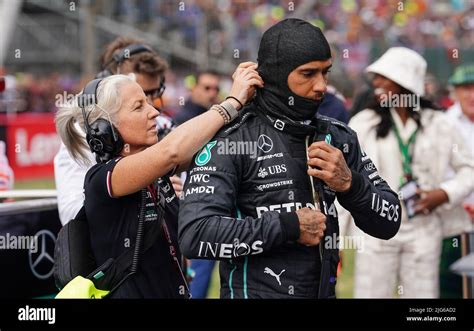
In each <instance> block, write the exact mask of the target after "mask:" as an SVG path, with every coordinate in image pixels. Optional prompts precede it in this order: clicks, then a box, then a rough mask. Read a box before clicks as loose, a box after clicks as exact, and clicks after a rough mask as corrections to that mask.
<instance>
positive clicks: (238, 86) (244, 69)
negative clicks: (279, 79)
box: [229, 62, 263, 105]
mask: <svg viewBox="0 0 474 331" xmlns="http://www.w3.org/2000/svg"><path fill="white" fill-rule="evenodd" d="M232 79H233V80H234V82H233V84H232V88H231V90H230V94H229V95H230V96H233V97H234V98H237V99H238V100H239V101H240V102H241V103H242V104H243V105H245V104H246V103H247V102H249V101H250V99H251V98H252V97H253V95H254V94H255V89H256V88H257V87H263V80H262V78H261V77H260V75H259V74H258V72H257V64H256V63H254V62H243V63H241V64H239V66H238V67H237V69H236V70H235V71H234V74H233V75H232ZM230 100H232V99H229V101H230Z"/></svg>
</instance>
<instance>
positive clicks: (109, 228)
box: [84, 158, 186, 298]
mask: <svg viewBox="0 0 474 331" xmlns="http://www.w3.org/2000/svg"><path fill="white" fill-rule="evenodd" d="M120 159H121V158H116V159H112V160H110V161H109V162H107V163H100V164H96V165H95V166H93V167H92V168H91V169H89V171H88V172H87V174H86V177H85V181H84V191H85V202H84V204H85V210H86V215H87V219H88V222H89V227H90V232H91V245H92V250H93V252H94V256H95V259H96V262H97V265H101V264H102V263H104V262H105V261H106V260H107V259H108V258H110V257H113V258H116V257H118V256H119V255H120V254H122V253H123V252H124V251H125V250H126V249H130V248H131V247H132V249H133V246H134V243H135V239H136V234H137V227H138V219H139V211H140V202H141V193H140V192H136V193H134V194H130V195H127V196H123V197H119V198H114V197H113V192H112V190H111V187H112V185H111V180H112V172H113V170H114V167H115V165H117V163H118V162H120ZM137 171H140V170H139V169H137ZM153 186H154V195H155V196H156V197H158V200H159V203H161V204H162V205H163V206H164V210H165V222H166V225H167V227H168V230H169V233H170V237H171V240H172V243H173V246H174V247H175V249H176V250H177V252H176V253H177V254H176V255H177V257H178V260H179V261H181V253H180V251H179V247H178V244H177V243H178V241H177V231H178V208H179V202H178V197H177V196H176V194H175V192H174V190H173V186H172V185H171V183H170V181H169V180H168V179H158V180H157V181H156V182H155V183H154V185H153ZM145 215H146V216H145V233H146V230H147V228H148V227H149V226H150V224H151V222H156V221H157V212H156V209H155V206H154V203H153V200H152V199H151V196H150V193H149V192H147V200H146V212H145ZM185 295H186V287H185V284H184V281H183V279H182V277H181V274H180V271H179V268H178V266H177V263H176V262H175V261H174V260H173V258H172V256H171V254H170V246H169V244H168V241H167V239H166V237H165V232H164V231H161V233H160V235H159V238H158V240H157V242H156V244H155V245H154V246H153V247H151V248H150V249H149V250H148V251H146V252H144V253H143V254H142V256H141V259H140V262H139V265H138V270H137V273H136V274H135V275H133V276H131V277H130V278H129V279H128V280H127V281H125V282H124V283H123V284H122V285H121V286H120V287H119V288H118V289H117V290H116V291H115V292H114V293H113V294H112V295H111V297H113V298H184V297H185Z"/></svg>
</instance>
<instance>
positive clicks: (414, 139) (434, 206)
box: [349, 47, 474, 298]
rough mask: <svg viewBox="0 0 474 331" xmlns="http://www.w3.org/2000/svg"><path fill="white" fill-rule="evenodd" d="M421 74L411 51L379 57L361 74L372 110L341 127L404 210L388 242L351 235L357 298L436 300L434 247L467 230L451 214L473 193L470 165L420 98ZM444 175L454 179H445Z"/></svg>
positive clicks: (459, 140)
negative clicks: (355, 245) (368, 79)
mask: <svg viewBox="0 0 474 331" xmlns="http://www.w3.org/2000/svg"><path fill="white" fill-rule="evenodd" d="M426 67H427V63H426V61H425V60H424V59H423V57H422V56H421V55H419V54H418V53H416V52H415V51H413V50H411V49H408V48H405V47H393V48H390V49H389V50H387V51H386V53H384V54H383V55H382V56H381V57H380V58H379V59H377V60H376V61H375V62H374V63H373V64H371V65H370V66H368V67H367V69H366V71H367V72H368V73H370V74H372V75H373V79H372V84H373V86H374V92H375V99H374V101H373V104H372V106H371V107H369V108H366V109H364V110H362V111H361V112H359V113H358V114H356V115H355V116H354V117H353V118H352V119H351V121H350V122H349V126H350V127H351V128H352V129H354V130H355V131H356V132H357V134H358V136H359V139H360V143H361V146H362V147H363V148H364V149H365V151H366V153H367V155H368V156H370V157H371V159H372V160H373V161H374V164H375V165H376V166H377V169H378V172H379V174H380V175H381V176H382V177H383V178H386V180H387V182H388V183H389V184H390V186H391V187H394V188H397V189H398V190H399V195H400V198H401V200H402V201H403V202H404V203H403V204H402V217H401V227H400V231H399V232H398V234H397V235H396V236H395V237H394V238H393V239H392V240H390V241H382V240H378V239H376V238H373V237H370V236H367V235H365V234H362V233H360V234H359V235H361V236H363V238H364V243H365V245H364V250H363V251H358V252H357V254H356V260H355V293H354V296H355V297H357V298H390V297H392V296H393V294H394V293H397V295H398V296H399V297H406V298H436V297H438V296H439V263H440V255H441V243H442V239H443V237H450V236H453V235H455V234H459V233H461V232H463V231H465V230H466V226H469V222H467V223H465V222H464V223H462V222H458V219H456V217H453V215H454V214H452V213H453V212H454V211H455V210H456V209H459V208H460V207H461V203H462V201H463V199H464V198H465V197H466V196H467V195H468V194H469V193H470V192H472V191H473V189H474V182H473V180H472V179H473V178H474V160H473V159H472V157H471V154H470V152H469V148H468V146H467V145H466V141H465V140H464V139H463V136H462V135H461V134H460V131H459V128H458V126H457V125H456V123H455V122H454V121H452V120H451V119H450V118H449V117H448V116H446V114H444V113H443V112H441V111H435V110H433V108H434V106H433V105H432V103H430V102H429V101H427V100H425V99H424V98H423V96H424V80H425V73H426ZM449 169H452V170H454V175H453V176H452V177H451V178H446V173H447V171H448V170H449ZM377 206H378V207H377V208H383V204H380V205H377Z"/></svg>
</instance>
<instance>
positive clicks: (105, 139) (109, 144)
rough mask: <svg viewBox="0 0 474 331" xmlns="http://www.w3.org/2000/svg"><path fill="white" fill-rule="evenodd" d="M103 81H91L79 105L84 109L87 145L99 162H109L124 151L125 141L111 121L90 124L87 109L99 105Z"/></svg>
mask: <svg viewBox="0 0 474 331" xmlns="http://www.w3.org/2000/svg"><path fill="white" fill-rule="evenodd" d="M101 81H102V79H94V80H92V81H90V82H89V83H88V84H87V85H86V87H84V90H83V93H82V95H80V96H79V98H78V104H79V106H80V107H81V108H82V115H83V117H84V127H85V129H86V141H87V144H88V145H89V148H90V150H91V152H92V153H95V154H96V159H97V162H107V161H109V160H110V159H112V158H113V157H115V156H117V155H118V154H119V153H120V152H121V151H122V149H123V146H124V141H123V139H122V137H121V136H120V133H119V132H118V130H117V129H116V128H115V127H114V125H113V124H112V123H111V122H110V120H106V119H104V118H98V119H97V120H95V121H94V122H93V123H92V124H89V121H88V119H89V115H88V114H86V110H85V108H86V107H88V106H91V105H96V104H97V94H96V93H97V87H98V86H99V84H100V82H101Z"/></svg>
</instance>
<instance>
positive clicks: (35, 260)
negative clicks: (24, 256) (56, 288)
mask: <svg viewBox="0 0 474 331" xmlns="http://www.w3.org/2000/svg"><path fill="white" fill-rule="evenodd" d="M35 237H36V238H37V240H38V241H37V247H36V248H37V249H36V250H34V251H33V250H31V249H30V250H29V252H28V261H29V263H30V269H31V272H32V273H33V275H35V276H36V277H37V278H39V279H48V278H49V277H51V275H52V274H53V267H54V259H53V257H52V256H53V255H54V253H53V252H54V244H55V242H56V237H55V235H54V234H53V233H52V232H51V231H49V230H40V231H38V232H37V233H36V234H35Z"/></svg>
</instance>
